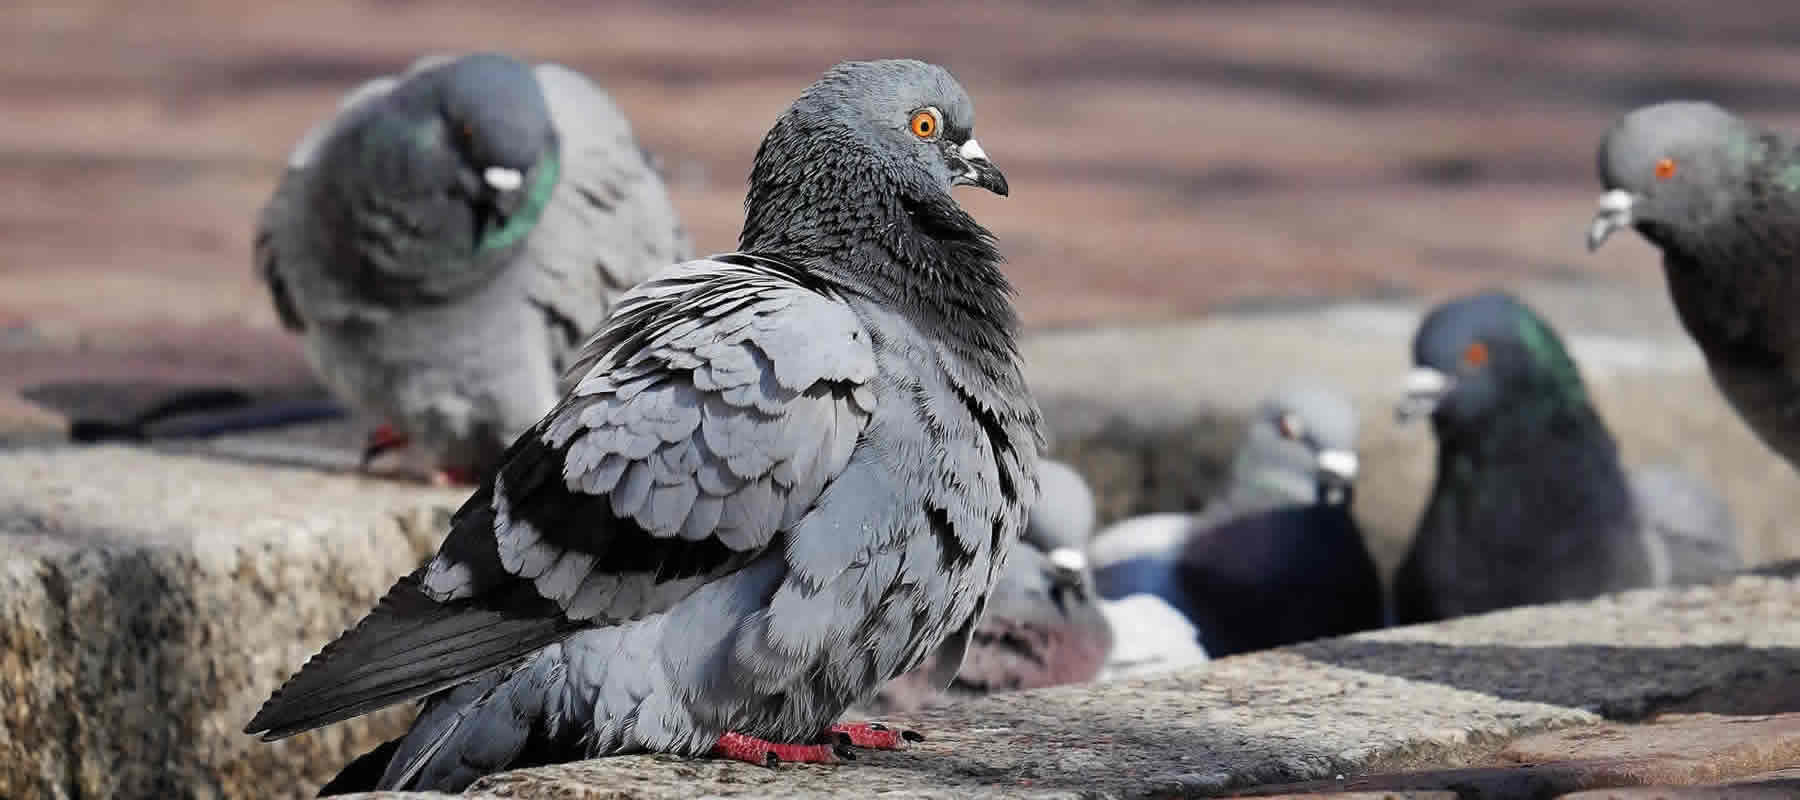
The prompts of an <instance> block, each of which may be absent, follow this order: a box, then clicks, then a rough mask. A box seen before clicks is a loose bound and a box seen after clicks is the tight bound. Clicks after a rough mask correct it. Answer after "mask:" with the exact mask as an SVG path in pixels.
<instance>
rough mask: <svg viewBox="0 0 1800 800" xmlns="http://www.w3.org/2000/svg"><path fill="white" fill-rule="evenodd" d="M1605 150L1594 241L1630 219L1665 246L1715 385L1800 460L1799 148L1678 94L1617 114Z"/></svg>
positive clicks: (1791, 459)
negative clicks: (1798, 314) (1797, 313)
mask: <svg viewBox="0 0 1800 800" xmlns="http://www.w3.org/2000/svg"><path fill="white" fill-rule="evenodd" d="M1598 160H1599V170H1600V182H1601V184H1602V185H1603V186H1604V187H1605V190H1606V191H1605V193H1604V194H1602V195H1601V196H1600V202H1599V210H1598V212H1597V213H1596V214H1595V216H1594V219H1593V222H1592V224H1591V225H1590V227H1589V228H1588V237H1587V244H1588V249H1589V250H1597V249H1599V248H1600V246H1601V245H1602V244H1604V243H1605V242H1606V241H1607V239H1608V238H1609V237H1610V236H1611V235H1612V234H1613V233H1614V232H1615V231H1617V230H1619V229H1620V228H1625V227H1632V228H1636V229H1637V231H1638V232H1639V233H1640V234H1642V235H1643V236H1644V238H1645V239H1648V240H1649V241H1650V243H1651V244H1653V245H1655V246H1656V247H1657V248H1659V249H1661V250H1662V254H1663V275H1664V277H1665V278H1666V279H1667V281H1668V284H1669V295H1670V297H1671V298H1672V299H1673V300H1674V304H1675V310H1676V312H1677V314H1678V315H1679V316H1680V318H1681V322H1682V325H1683V327H1685V328H1686V329H1687V332H1688V334H1689V335H1690V336H1692V337H1693V339H1694V341H1695V343H1696V344H1698V345H1699V346H1700V350H1701V352H1702V353H1703V354H1704V355H1705V357H1706V363H1707V367H1708V371H1709V372H1710V373H1711V374H1712V377H1713V381H1714V383H1716V384H1717V385H1718V387H1719V390H1720V392H1721V393H1723V394H1724V395H1725V398H1726V399H1727V400H1728V401H1729V402H1730V403H1731V405H1732V406H1733V407H1734V408H1735V409H1736V410H1737V412H1738V414H1739V415H1740V416H1742V417H1743V418H1744V420H1745V422H1746V423H1748V424H1749V426H1750V428H1751V430H1753V431H1754V432H1755V433H1756V435H1757V436H1758V437H1759V438H1760V439H1761V440H1762V441H1763V442H1764V443H1765V444H1766V445H1768V447H1769V448H1770V449H1772V450H1774V451H1775V452H1776V453H1777V454H1778V455H1780V456H1781V457H1782V458H1784V459H1786V460H1787V461H1788V463H1789V464H1791V465H1796V466H1800V321H1796V318H1795V317H1794V315H1793V313H1792V311H1793V309H1794V308H1795V306H1796V305H1800V276H1796V275H1795V273H1794V270H1793V268H1792V266H1793V264H1794V262H1795V259H1796V257H1797V256H1800V147H1797V146H1796V144H1795V143H1794V142H1793V140H1791V139H1789V138H1788V137H1785V136H1783V135H1781V134H1779V133H1776V132H1774V131H1771V130H1767V129H1765V128H1762V127H1760V126H1757V125H1754V124H1752V123H1750V122H1748V121H1746V120H1743V119H1741V118H1739V117H1736V116H1734V115H1732V114H1731V113H1729V112H1727V111H1725V110H1724V109H1722V108H1720V107H1718V106H1716V105H1713V104H1711V103H1703V102H1669V103H1661V104H1658V105H1652V106H1646V107H1644V108H1640V109H1637V110H1635V111H1632V112H1630V113H1628V114H1626V115H1624V117H1622V118H1621V119H1619V120H1618V122H1617V123H1615V124H1614V125H1613V127H1612V128H1611V129H1610V130H1609V131H1607V133H1606V136H1605V138H1604V139H1602V140H1601V142H1600V150H1599V159H1598Z"/></svg>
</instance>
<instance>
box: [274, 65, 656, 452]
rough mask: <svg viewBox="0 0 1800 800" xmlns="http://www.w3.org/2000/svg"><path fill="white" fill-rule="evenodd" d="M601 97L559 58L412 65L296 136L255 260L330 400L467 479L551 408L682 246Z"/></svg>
mask: <svg viewBox="0 0 1800 800" xmlns="http://www.w3.org/2000/svg"><path fill="white" fill-rule="evenodd" d="M688 249H689V248H688V243H687V237H686V235H685V234H684V233H683V232H682V229H681V226H680V224H679V223H678V222H677V221H676V217H675V210H674V208H673V207H672V206H671V205H670V202H669V197H668V195H667V193H666V192H665V191H664V188H663V183H662V179H661V178H660V177H659V176H658V175H657V172H656V170H655V169H654V168H653V167H652V164H651V163H650V161H649V159H648V157H647V156H646V154H645V153H644V151H643V150H641V149H640V148H639V147H638V145H637V143H636V141H635V140H634V139H633V138H632V134H631V128H630V126H629V124H627V123H626V121H625V117H624V116H623V115H622V114H621V113H620V112H619V109H618V108H617V107H616V106H614V105H613V103H612V101H611V100H610V99H608V98H607V96H606V93H605V92H603V91H601V90H600V89H599V87H596V86H595V85H594V84H593V83H591V82H589V81H588V80H587V79H586V78H584V77H582V76H581V75H579V74H577V73H575V72H573V71H571V70H569V69H566V68H564V67H560V66H557V65H555V64H541V65H538V66H535V67H533V66H528V65H526V64H522V63H520V62H518V61H515V60H513V59H511V58H508V57H506V56H502V55H494V54H486V53H483V54H474V55H466V56H461V57H455V58H452V57H446V56H433V57H428V58H425V59H421V60H420V61H419V62H418V63H416V64H415V65H414V66H413V67H412V68H411V69H410V70H408V71H407V72H406V73H405V74H403V75H400V76H398V77H394V76H388V77H383V78H378V79H376V80H373V81H370V82H369V83H367V84H365V85H363V86H362V87H359V88H358V89H356V90H355V91H353V92H351V93H350V94H349V95H348V96H347V97H346V98H345V99H344V102H343V104H342V106H341V107H340V109H339V111H338V113H337V114H336V115H335V116H334V117H333V118H331V119H329V120H326V121H325V122H323V123H321V124H320V125H318V126H317V127H315V128H314V129H313V130H312V131H311V132H309V133H308V134H307V135H306V136H305V137H304V138H303V139H302V140H301V141H300V143H299V145H298V146H297V147H296V148H295V150H294V153H293V155H292V156H291V157H290V159H289V162H288V169H287V172H286V174H285V175H284V176H283V177H282V179H281V182H280V183H279V185H278V186H277V187H276V189H275V193H274V196H273V197H271V198H270V200H269V203H268V205H267V206H265V207H264V208H263V211H262V214H261V216H260V217H259V218H258V220H257V224H256V243H255V256H256V264H257V270H258V272H259V273H260V275H261V277H262V278H263V280H264V281H265V282H267V284H268V286H269V291H270V293H271V294H272V295H273V299H274V302H275V308H276V311H277V312H278V314H279V316H280V317H281V320H282V323H283V324H284V325H286V326H287V327H288V328H289V329H290V330H293V331H295V332H297V333H299V334H301V336H302V337H303V341H304V343H305V352H306V355H307V359H308V361H310V362H311V363H312V365H313V368H314V369H315V371H317V373H318V374H319V376H320V378H321V379H322V380H323V381H324V383H325V384H326V386H327V387H329V388H330V389H331V390H332V393H333V394H335V395H336V396H337V397H338V399H339V400H340V401H341V402H343V403H345V404H346V405H348V406H350V407H351V408H352V409H354V410H356V411H358V412H360V413H361V414H363V415H366V416H368V417H370V418H372V419H374V420H378V421H381V422H383V426H382V427H381V428H380V429H378V430H377V432H376V433H375V434H373V435H372V436H371V444H370V448H369V450H368V451H366V452H365V462H366V461H367V459H368V458H369V457H372V456H373V455H375V454H376V453H377V452H379V451H380V450H382V449H386V448H388V447H391V446H394V445H397V444H402V443H410V444H412V445H414V446H416V447H417V448H418V451H417V452H419V453H420V455H422V456H424V457H426V458H428V459H430V461H431V463H432V464H434V465H435V466H436V467H437V468H438V469H439V470H440V471H441V472H443V473H444V474H445V475H447V476H449V477H452V478H453V479H455V480H459V481H463V482H472V481H473V479H474V477H475V476H477V475H479V474H481V473H482V472H483V471H485V470H486V469H488V468H490V467H491V466H492V465H493V464H494V463H495V461H496V459H498V457H499V456H500V454H501V453H502V452H503V451H504V450H505V449H506V446H507V444H508V443H509V442H511V441H512V440H513V438H514V437H516V436H518V435H519V434H520V433H523V432H524V431H525V430H526V429H527V428H529V427H531V424H532V423H533V422H536V421H537V419H538V418H539V417H541V416H543V415H544V413H545V412H547V411H549V410H550V408H551V406H553V405H555V404H556V400H557V397H558V396H559V395H560V394H561V389H562V388H566V387H560V388H559V386H558V383H557V379H558V376H559V375H560V373H561V372H562V371H563V370H564V369H565V368H566V367H567V366H568V364H569V362H570V361H571V360H573V358H574V356H575V353H576V352H577V349H578V348H579V346H580V345H581V343H582V341H584V340H585V339H586V338H587V337H588V336H589V335H590V334H592V333H593V332H594V330H595V329H596V328H598V327H599V325H600V323H601V322H602V321H603V320H605V319H606V316H607V313H608V311H609V310H610V309H611V307H612V304H613V301H614V299H615V298H616V297H617V295H618V294H619V293H620V292H622V291H624V290H625V289H627V288H629V287H631V286H633V285H635V284H637V283H638V282H639V281H641V280H643V279H644V278H646V277H649V275H650V274H651V273H652V272H654V271H656V270H658V269H661V268H663V267H667V266H669V265H672V264H674V263H675V262H677V261H679V260H681V259H684V258H687V257H689V255H690V254H689V252H688Z"/></svg>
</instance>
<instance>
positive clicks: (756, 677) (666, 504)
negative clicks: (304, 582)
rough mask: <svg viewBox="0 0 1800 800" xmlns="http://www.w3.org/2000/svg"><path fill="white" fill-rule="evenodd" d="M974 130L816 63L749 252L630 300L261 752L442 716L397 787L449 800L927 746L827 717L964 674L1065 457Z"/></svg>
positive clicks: (271, 723) (931, 97) (757, 181)
mask: <svg viewBox="0 0 1800 800" xmlns="http://www.w3.org/2000/svg"><path fill="white" fill-rule="evenodd" d="M974 122H975V108H974V105H973V104H972V103H971V101H970V100H969V97H968V95H967V94H965V93H964V92H963V89H962V87H961V86H960V85H958V84H957V82H956V80H955V79H954V78H952V77H951V76H950V73H948V72H946V71H945V70H943V69H942V68H940V67H936V66H933V65H930V64H925V63H921V62H918V61H876V62H859V63H846V64H840V65H838V66H836V67H834V68H832V69H831V70H830V71H828V72H826V73H825V75H824V77H823V78H821V79H820V80H819V82H818V83H816V84H814V85H813V86H812V87H810V88H808V89H807V90H806V91H805V93H803V94H802V95H801V96H800V98H799V99H798V100H796V101H795V102H794V104H793V105H792V106H791V107H790V108H789V109H788V110H787V111H786V112H785V113H783V114H782V115H781V116H780V118H779V119H777V121H776V122H775V125H774V127H773V129H772V130H770V132H769V134H768V136H767V137H766V138H765V139H764V140H763V143H762V146H761V148H760V149H759V150H758V151H757V154H756V158H755V162H754V166H753V167H752V169H751V173H750V189H749V194H748V196H747V198H746V200H745V223H744V228H743V232H742V234H741V237H740V240H739V245H740V248H741V252H737V253H731V254H726V255H720V256H715V257H714V258H712V259H710V260H701V261H694V262H689V263H686V264H682V265H680V266H678V267H676V268H675V269H673V270H671V271H668V272H664V273H661V274H659V275H658V276H657V277H655V278H653V279H652V280H650V281H647V282H645V283H644V284H641V285H640V286H638V287H637V288H635V289H633V290H631V291H630V292H627V293H626V294H625V296H624V298H623V299H621V300H620V303H619V306H618V308H617V309H616V310H615V311H614V313H613V315H612V317H611V318H610V319H609V320H608V321H607V323H606V325H605V326H604V327H603V328H602V329H601V331H600V332H599V333H598V334H597V335H596V336H595V338H594V339H593V340H592V341H590V342H589V343H588V344H587V346H586V347H584V348H583V350H582V355H581V357H580V358H579V359H578V360H577V362H576V364H575V365H574V367H573V368H572V369H573V374H575V375H578V376H580V377H579V381H578V383H577V384H576V386H575V388H574V389H573V390H572V391H571V393H570V394H568V395H567V396H566V397H564V398H563V400H562V401H561V402H560V403H559V404H558V405H557V406H556V408H555V409H554V410H552V411H551V412H550V414H549V415H548V416H546V417H545V418H544V419H543V420H542V421H541V422H539V423H538V424H537V425H536V426H535V427H533V428H532V429H531V431H529V432H528V433H526V434H525V435H524V436H523V437H521V438H520V439H519V440H518V441H517V442H515V443H514V444H513V446H512V447H511V449H509V450H508V451H507V454H506V456H505V458H504V460H503V463H502V465H501V466H500V467H499V468H498V470H496V472H495V473H494V474H493V475H492V476H491V478H490V479H489V480H487V481H485V482H484V483H483V485H482V486H481V487H480V488H479V489H478V490H477V491H476V493H475V494H474V496H473V497H471V498H470V499H469V501H468V502H467V503H466V504H465V505H464V506H463V508H462V509H461V510H460V511H459V512H458V513H457V515H456V517H455V518H454V520H453V522H452V525H451V530H450V532H449V534H448V536H447V538H446V539H445V541H444V544H443V546H442V548H440V549H439V551H438V553H437V555H436V556H435V557H434V558H433V559H432V560H431V561H430V563H429V564H427V565H426V566H425V567H423V568H421V569H420V570H419V571H417V572H415V573H413V574H412V575H409V576H407V577H405V578H403V579H401V580H400V582H399V583H398V584H396V585H395V586H394V588H393V589H392V590H391V591H390V592H389V593H388V595H387V597H386V598H384V599H383V600H382V601H381V603H380V604H379V605H378V606H377V607H376V608H375V610H374V611H373V612H372V613H370V614H369V615H368V616H367V617H365V618H364V619H363V620H362V621H361V622H359V623H358V624H357V625H356V627H355V628H353V629H351V630H350V631H348V632H346V633H345V634H344V635H342V636H340V637H339V638H338V639H337V641H335V642H333V643H331V644H330V645H328V646H326V648H325V649H324V650H323V651H322V652H320V653H319V654H318V655H317V656H315V657H314V658H313V659H312V660H311V661H309V662H308V663H307V664H306V666H305V667H304V668H303V669H302V670H301V671H300V673H299V674H298V675H296V676H294V677H293V678H292V679H290V680H289V681H288V683H287V685H286V686H284V687H283V688H282V689H281V690H279V691H277V692H276V693H275V695H274V696H273V697H272V698H270V700H269V701H268V703H267V704H265V705H264V707H263V708H262V710H261V711H260V712H259V713H258V714H257V715H256V717H255V718H254V719H253V720H251V722H250V724H249V726H248V729H247V730H248V731H249V732H255V733H261V734H262V735H263V736H264V738H267V739H276V738H281V737H284V736H289V735H292V734H295V733H298V732H300V731H304V730H308V729H311V728H315V727H318V726H321V725H326V724H329V723H332V722H336V721H338V720H343V719H348V718H350V717H354V716H357V715H360V714H364V713H367V712H369V711H372V710H374V709H377V708H381V707H383V706H387V705H390V704H393V703H398V702H402V701H405V700H409V699H412V698H415V697H425V698H426V700H425V704H424V710H423V712H422V713H421V715H420V717H419V719H418V721H417V722H416V723H414V725H413V728H412V730H411V731H410V732H409V733H408V734H407V735H406V736H405V738H404V739H402V740H401V741H400V742H399V744H397V745H393V746H391V747H390V748H389V751H388V753H387V756H388V757H387V758H386V760H385V764H383V765H382V769H381V770H380V772H381V775H380V777H379V778H378V779H376V780H375V783H376V785H378V786H379V787H381V788H391V789H398V788H407V789H436V790H440V791H457V790H460V789H461V788H463V787H465V786H467V785H468V784H469V783H470V782H472V781H474V780H475V779H476V778H478V777H480V776H481V775H484V774H487V773H491V772H495V771H498V770H503V769H507V768H509V767H513V766H518V765H522V764H532V763H545V762H555V761H565V760H570V759H577V758H584V757H591V756H599V755H606V754H612V753H624V752H641V751H651V752H666V753H677V754H686V755H702V754H707V753H714V754H717V755H720V756H723V757H727V758H733V759H740V760H746V761H751V762H754V763H758V764H762V763H772V762H774V761H777V760H781V761H818V762H831V761H835V760H837V759H838V758H840V757H843V756H844V755H846V754H848V753H850V752H851V751H850V750H849V749H848V748H849V747H850V746H852V745H855V746H883V747H894V746H900V745H902V744H904V741H905V737H906V736H907V734H904V733H903V732H899V731H895V730H892V729H887V728H883V727H881V726H871V725H868V724H860V725H847V726H834V724H833V723H835V722H837V720H838V718H839V716H840V715H841V714H842V713H843V712H844V711H845V709H847V708H849V707H850V706H852V705H853V704H856V703H859V702H865V701H867V700H869V699H870V698H872V697H873V695H874V693H875V692H876V690H877V689H879V688H880V687H881V686H882V684H884V683H886V682H887V681H888V680H890V679H892V678H894V677H896V676H898V675H901V674H903V673H905V672H906V671H908V670H910V669H912V668H913V667H915V666H917V665H919V664H921V663H923V662H924V661H925V660H926V659H927V658H932V657H934V654H937V656H936V657H937V658H939V662H938V663H941V664H944V665H946V667H945V668H944V669H942V670H941V671H940V673H939V674H937V675H935V676H934V678H935V680H936V681H937V683H938V685H944V684H947V683H949V681H950V679H951V678H952V677H953V676H954V673H955V670H954V667H955V665H957V664H959V663H960V662H961V658H960V657H959V656H958V655H957V654H958V653H960V652H962V651H963V650H965V648H966V647H967V646H968V642H969V639H970V636H971V634H972V632H973V631H974V628H975V621H976V620H977V619H979V618H980V616H981V611H982V607H983V605H984V604H985V602H986V598H987V596H988V593H989V590H990V588H991V587H992V586H993V583H994V581H995V579H996V578H997V577H998V576H999V574H1000V572H1001V570H1002V568H1003V566H1004V564H1005V558H1006V553H1007V551H1008V550H1009V549H1010V546H1011V543H1012V542H1013V540H1014V539H1016V538H1018V537H1019V535H1020V533H1021V532H1022V531H1023V530H1024V527H1025V520H1026V511H1027V509H1029V508H1030V507H1031V504H1032V503H1033V501H1034V499H1035V497H1036V493H1037V459H1038V454H1039V453H1040V452H1041V450H1042V449H1043V439H1042V436H1041V433H1040V431H1039V414H1038V410H1037V405H1036V403H1035V402H1034V401H1033V400H1032V399H1031V394H1030V392H1029V390H1028V388H1027V386H1026V384H1025V381H1024V378H1023V376H1022V374H1021V369H1020V361H1019V356H1018V351H1017V347H1016V341H1015V339H1016V329H1017V325H1018V320H1017V316H1016V314H1015V312H1014V309H1013V306H1012V302H1011V292H1012V289H1011V287H1010V285H1009V284H1008V283H1007V281H1006V279H1005V277H1004V275H1003V274H1002V273H1001V272H1000V269H999V262H1000V254H999V252H998V251H997V250H996V249H995V247H994V243H993V237H992V235H991V234H990V233H989V232H988V231H987V230H986V229H985V228H983V227H981V226H980V225H979V224H978V223H976V221H975V220H974V219H973V218H971V217H970V216H969V215H968V214H967V213H966V212H964V211H963V209H962V208H961V207H960V206H959V205H958V204H957V202H956V200H955V199H953V198H952V197H951V194H950V190H951V187H952V186H956V185H971V186H977V187H981V188H984V189H988V190H990V191H993V192H995V193H996V194H1001V195H1004V194H1006V193H1007V183H1006V179H1005V177H1003V176H1002V175H1001V173H1000V171H999V170H998V169H996V168H995V166H994V164H993V163H992V162H991V161H990V160H989V159H988V157H987V155H986V154H985V153H984V152H983V151H982V148H981V145H980V144H978V143H977V142H976V140H975V138H974V137H973V135H972V129H973V126H974ZM376 758H378V759H379V756H377V757H376ZM355 766H358V767H359V768H361V769H362V770H363V772H364V774H368V773H372V772H373V771H374V770H373V769H372V768H371V766H370V765H369V764H367V763H361V764H359V765H355ZM348 783H349V782H348V781H346V782H344V783H340V784H338V786H339V787H340V788H344V789H349V788H356V787H352V786H349V785H348Z"/></svg>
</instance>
